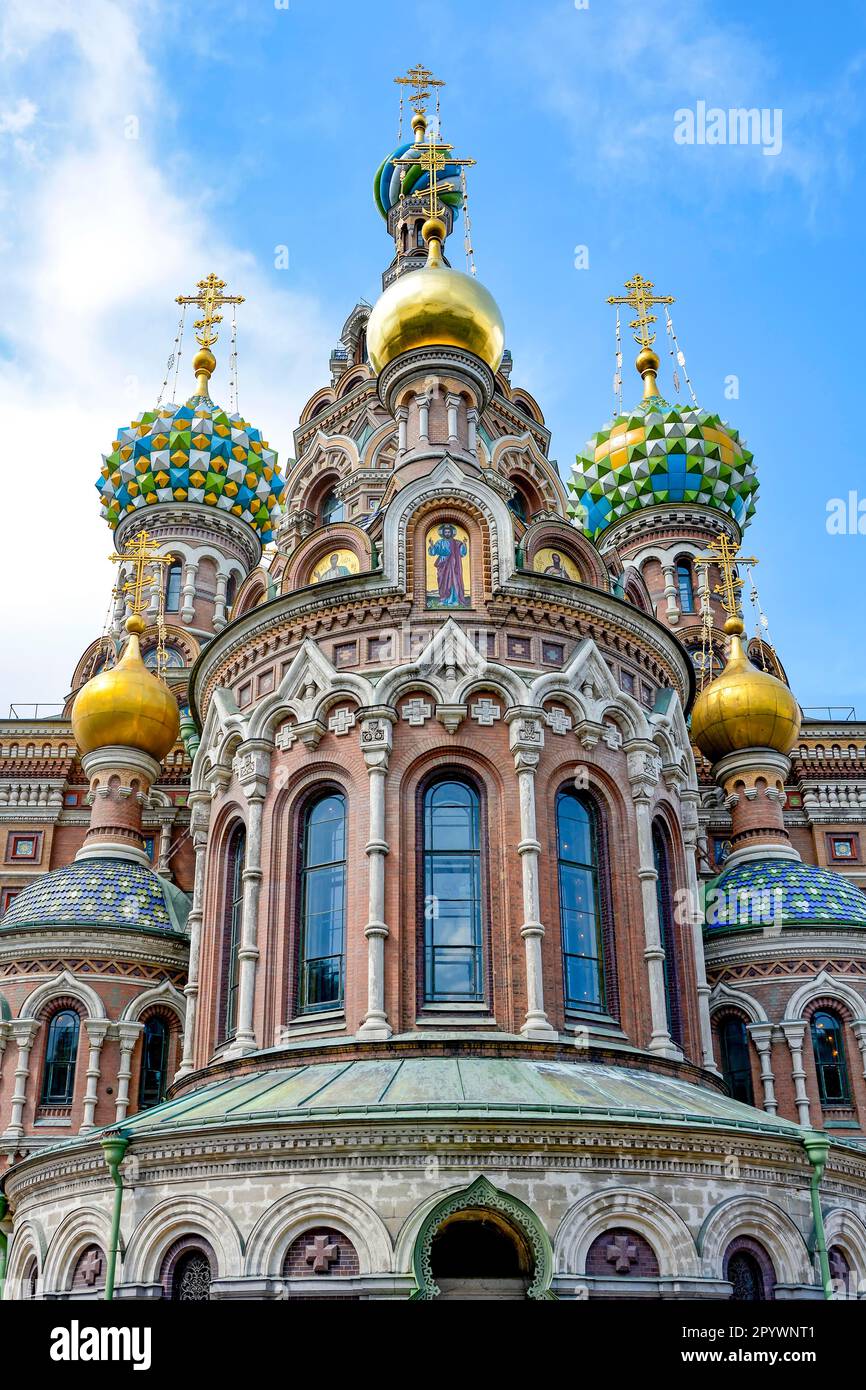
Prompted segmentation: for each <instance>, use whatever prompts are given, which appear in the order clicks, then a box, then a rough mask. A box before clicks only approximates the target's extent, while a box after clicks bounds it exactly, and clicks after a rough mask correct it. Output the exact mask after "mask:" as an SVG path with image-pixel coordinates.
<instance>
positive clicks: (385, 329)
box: [367, 218, 505, 372]
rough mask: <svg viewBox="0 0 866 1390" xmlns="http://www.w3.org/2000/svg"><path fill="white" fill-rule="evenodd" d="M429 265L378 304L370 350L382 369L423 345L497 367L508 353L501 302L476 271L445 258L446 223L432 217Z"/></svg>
mask: <svg viewBox="0 0 866 1390" xmlns="http://www.w3.org/2000/svg"><path fill="white" fill-rule="evenodd" d="M422 231H423V235H424V239H425V241H426V242H427V247H428V250H427V264H426V265H425V266H424V267H423V268H422V269H421V270H413V271H408V272H407V273H406V274H405V275H401V276H400V277H399V278H398V279H397V280H394V281H393V282H392V283H391V284H390V285H389V286H388V288H387V289H386V290H385V291H384V293H383V294H382V295H381V296H380V298H379V299H378V300H377V301H376V303H375V304H374V306H373V311H372V313H371V314H370V318H369V322H368V324H367V351H368V353H369V357H370V362H371V364H372V366H373V370H374V371H376V372H381V371H382V370H383V368H385V367H387V365H388V363H389V362H393V360H394V358H395V357H399V356H400V355H401V353H404V352H412V351H414V350H415V349H416V348H423V347H457V348H464V349H465V351H466V352H472V353H474V354H475V356H476V357H480V358H481V360H482V362H486V363H487V365H488V367H490V368H491V370H492V371H494V372H495V371H496V369H497V368H498V366H499V364H500V362H501V361H502V354H503V352H504V351H505V324H504V323H503V321H502V315H501V313H500V312H499V305H498V304H497V303H496V300H495V299H494V298H493V295H492V294H491V293H490V291H489V290H486V289H485V288H484V286H483V285H480V284H479V283H478V281H477V280H476V279H475V277H474V276H473V275H464V274H463V273H462V271H459V270H451V269H450V268H449V267H448V266H446V265H445V264H444V263H443V260H442V242H443V240H444V237H445V224H444V223H443V222H442V221H440V219H439V218H429V219H428V221H426V222H425V223H424V227H423V229H422Z"/></svg>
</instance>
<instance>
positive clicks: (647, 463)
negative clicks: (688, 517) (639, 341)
mask: <svg viewBox="0 0 866 1390" xmlns="http://www.w3.org/2000/svg"><path fill="white" fill-rule="evenodd" d="M568 487H569V491H570V493H571V495H572V497H573V499H574V501H573V505H572V508H571V514H572V516H574V517H575V518H579V521H580V524H581V525H582V526H583V529H584V531H585V532H586V534H587V535H588V536H589V537H590V538H592V539H595V538H596V537H598V536H599V535H600V534H601V532H602V531H605V530H606V529H607V527H608V526H611V525H613V523H614V522H616V521H619V520H620V519H621V518H622V517H624V516H627V515H628V514H629V513H630V512H636V511H639V510H641V509H642V508H644V507H653V506H657V505H659V504H661V503H666V502H675V503H682V502H685V503H689V502H698V503H702V504H703V505H704V506H708V507H714V508H715V509H716V510H717V511H721V512H725V513H726V514H727V515H728V516H730V517H732V518H733V520H734V521H735V522H736V523H737V525H738V526H739V528H740V530H741V531H742V530H743V529H744V527H745V526H747V525H748V523H749V521H750V519H751V517H752V515H753V513H754V510H755V494H756V493H757V490H758V480H757V477H756V475H755V469H754V466H753V462H752V454H751V453H750V452H749V450H748V449H747V448H746V445H745V441H744V440H743V439H741V438H740V435H739V433H738V431H737V430H736V429H735V428H734V427H733V425H729V424H728V423H727V421H725V420H722V419H720V417H719V416H718V415H713V414H711V413H710V412H709V411H707V410H701V409H699V408H698V407H694V408H692V407H688V408H687V407H685V406H681V405H669V404H668V402H667V401H665V400H663V399H662V397H661V396H659V395H651V396H649V397H648V398H646V399H644V400H643V401H641V403H640V405H638V406H635V408H634V409H633V410H632V411H630V412H629V413H628V414H622V415H617V416H616V417H615V418H614V419H613V420H610V421H609V422H608V423H607V424H606V425H605V426H604V428H603V429H601V430H599V431H598V433H597V434H594V435H593V436H592V438H591V439H590V440H589V441H588V443H587V446H586V451H585V453H583V454H578V456H577V462H576V464H575V466H574V469H573V470H572V476H571V479H570V481H569V484H568Z"/></svg>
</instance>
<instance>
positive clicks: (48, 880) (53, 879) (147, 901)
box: [0, 859, 190, 932]
mask: <svg viewBox="0 0 866 1390" xmlns="http://www.w3.org/2000/svg"><path fill="white" fill-rule="evenodd" d="M189 909H190V900H189V898H188V897H187V895H186V894H185V893H183V892H181V890H180V889H179V888H178V887H176V885H175V884H173V883H169V882H168V880H167V879H164V878H160V877H159V875H158V874H155V873H154V872H153V870H152V869H148V868H145V866H144V865H143V864H136V863H133V862H127V861H125V860H120V859H77V860H74V861H73V862H72V863H71V864H67V865H65V866H64V867H63V868H62V869H54V870H52V872H51V873H48V874H42V876H41V877H40V878H37V879H35V880H34V881H33V882H32V883H29V884H28V885H27V887H26V888H24V889H22V891H21V892H20V893H19V894H18V896H17V897H16V898H14V899H13V901H12V902H11V904H10V905H9V907H8V908H7V909H6V912H5V913H4V915H3V918H2V921H0V932H3V931H11V930H16V931H17V930H19V929H21V928H24V927H28V928H29V927H114V928H117V927H127V928H131V929H133V930H135V931H158V932H184V931H185V930H186V921H187V917H188V916H189Z"/></svg>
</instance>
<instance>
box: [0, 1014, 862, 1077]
mask: <svg viewBox="0 0 866 1390" xmlns="http://www.w3.org/2000/svg"><path fill="white" fill-rule="evenodd" d="M851 1032H852V1033H853V1034H854V1037H855V1038H856V1039H857V1046H858V1047H859V1049H860V1061H861V1063H862V1066H863V1076H864V1077H866V1019H863V1018H858V1019H855V1021H854V1022H853V1023H852V1024H851ZM0 1060H2V1058H0Z"/></svg>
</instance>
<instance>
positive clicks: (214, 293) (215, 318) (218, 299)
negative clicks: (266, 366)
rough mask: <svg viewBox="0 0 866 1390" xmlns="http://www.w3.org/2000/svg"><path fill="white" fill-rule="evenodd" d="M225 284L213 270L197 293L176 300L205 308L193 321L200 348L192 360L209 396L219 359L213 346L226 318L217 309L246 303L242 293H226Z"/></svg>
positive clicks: (201, 386) (200, 386) (202, 390)
mask: <svg viewBox="0 0 866 1390" xmlns="http://www.w3.org/2000/svg"><path fill="white" fill-rule="evenodd" d="M225 287H226V282H225V280H220V279H218V277H217V276H216V275H214V273H213V271H211V273H210V275H207V276H205V278H204V280H199V282H198V285H197V289H198V294H179V295H178V296H177V298H176V300H175V303H176V304H196V305H197V306H198V307H199V308H200V309H201V311H202V312H201V318H198V319H196V321H195V323H194V324H193V327H194V329H195V336H196V338H197V340H198V342H199V345H200V350H199V351H198V352H197V353H196V354H195V357H194V358H193V359H192V368H193V371H194V372H195V375H196V381H197V383H198V393H199V395H200V396H206V395H208V382H209V381H210V378H211V376H212V375H213V371H214V368H215V367H216V358H215V357H214V355H213V353H212V352H211V348H212V347H213V345H214V343H215V342H216V340H217V338H218V337H219V327H218V325H219V324H221V323H222V321H223V319H222V314H219V313H217V310H218V309H221V308H222V306H223V305H224V304H243V302H244V296H243V295H242V294H223V290H224V289H225Z"/></svg>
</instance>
